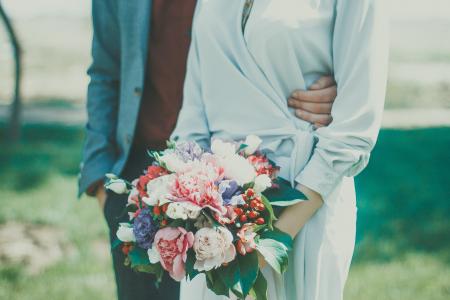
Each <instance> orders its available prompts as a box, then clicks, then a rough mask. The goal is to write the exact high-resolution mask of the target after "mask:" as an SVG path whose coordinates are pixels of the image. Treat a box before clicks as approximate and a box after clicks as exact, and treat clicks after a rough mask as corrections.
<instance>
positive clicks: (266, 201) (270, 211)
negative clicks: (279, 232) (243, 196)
mask: <svg viewBox="0 0 450 300" xmlns="http://www.w3.org/2000/svg"><path fill="white" fill-rule="evenodd" d="M261 201H262V203H263V204H264V206H265V207H266V209H265V211H263V212H262V213H263V214H266V215H267V217H268V218H269V219H268V221H267V225H268V227H269V229H270V230H272V229H273V221H275V220H276V219H277V217H276V216H275V213H274V211H273V208H272V204H270V201H269V199H267V197H266V196H264V195H262V196H261Z"/></svg>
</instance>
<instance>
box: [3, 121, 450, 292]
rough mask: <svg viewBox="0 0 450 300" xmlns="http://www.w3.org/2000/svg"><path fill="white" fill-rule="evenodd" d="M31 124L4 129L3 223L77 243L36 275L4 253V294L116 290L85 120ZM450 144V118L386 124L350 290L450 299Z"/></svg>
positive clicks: (366, 196) (365, 179)
mask: <svg viewBox="0 0 450 300" xmlns="http://www.w3.org/2000/svg"><path fill="white" fill-rule="evenodd" d="M1 132H2V133H3V131H1ZM24 133H25V136H24V139H23V141H22V143H21V144H20V145H18V146H11V145H9V144H8V143H7V142H5V139H4V138H1V141H2V142H1V143H0V166H1V168H0V205H1V207H2V208H1V209H0V224H5V223H8V222H11V221H15V222H20V223H27V224H33V226H36V227H39V226H52V227H55V228H58V229H59V230H61V232H63V234H64V240H65V243H67V244H68V245H69V248H70V251H68V252H67V253H66V254H65V256H64V259H62V260H60V261H59V262H57V263H56V264H54V265H52V266H50V267H48V268H47V269H45V270H44V271H42V272H40V273H38V274H35V275H30V274H28V273H27V271H26V269H25V268H24V263H19V264H17V263H16V264H14V263H2V264H1V265H0V299H11V300H19V299H20V300H22V299H33V300H40V299H46V300H49V299H50V300H53V299H55V300H56V299H58V300H59V299H76V300H79V299H113V296H114V284H113V282H114V281H113V275H112V272H111V269H110V260H109V256H108V253H107V252H108V249H107V247H106V243H107V242H106V232H107V231H106V230H107V229H106V225H105V223H104V221H103V217H102V215H101V212H100V210H99V209H98V207H97V204H96V203H95V201H93V200H91V199H82V200H81V201H76V196H75V195H76V174H77V172H78V164H79V159H80V148H81V144H82V130H81V128H78V127H52V126H28V127H26V128H25V132H24ZM449 148H450V128H436V129H424V130H412V131H399V130H387V131H382V133H381V135H380V140H379V144H378V146H377V148H376V150H375V151H374V154H373V158H372V162H371V164H370V166H369V167H368V168H367V169H366V171H364V173H363V174H361V175H360V176H359V177H358V178H357V186H358V195H359V200H358V206H359V211H358V213H359V215H358V218H359V219H358V243H357V248H356V253H355V259H354V264H353V266H352V269H351V272H350V278H349V281H348V284H347V288H346V297H345V299H351V300H361V299H364V300H378V299H379V300H389V299H393V300H394V299H395V300H409V299H430V300H440V299H449V297H450V258H449V256H448V255H446V253H449V251H448V250H450V241H449V240H448V232H449V229H450V224H449V219H448V216H449V213H450V201H449V200H450V190H449V188H448V176H447V171H448V167H449V166H450V156H449V155H448V149H449ZM0 259H1V258H0Z"/></svg>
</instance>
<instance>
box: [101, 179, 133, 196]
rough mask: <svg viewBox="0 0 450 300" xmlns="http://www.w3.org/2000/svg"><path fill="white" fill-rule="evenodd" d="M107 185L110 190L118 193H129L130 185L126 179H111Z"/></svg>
mask: <svg viewBox="0 0 450 300" xmlns="http://www.w3.org/2000/svg"><path fill="white" fill-rule="evenodd" d="M105 187H106V188H107V189H108V190H111V191H113V192H114V193H116V194H126V193H128V187H127V184H126V182H125V181H123V180H122V179H111V180H110V181H109V182H108V183H107V184H106V185H105Z"/></svg>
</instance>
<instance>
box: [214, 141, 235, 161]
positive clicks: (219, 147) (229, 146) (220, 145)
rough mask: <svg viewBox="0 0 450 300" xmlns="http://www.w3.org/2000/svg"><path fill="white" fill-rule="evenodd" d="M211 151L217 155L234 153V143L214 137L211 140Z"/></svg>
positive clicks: (222, 155) (223, 155) (226, 155)
mask: <svg viewBox="0 0 450 300" xmlns="http://www.w3.org/2000/svg"><path fill="white" fill-rule="evenodd" d="M211 151H212V153H214V154H215V155H217V156H220V157H228V156H232V155H235V154H236V145H235V144H233V143H226V142H224V141H222V140H219V139H216V140H213V141H212V144H211Z"/></svg>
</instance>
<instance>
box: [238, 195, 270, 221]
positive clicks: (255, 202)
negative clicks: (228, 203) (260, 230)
mask: <svg viewBox="0 0 450 300" xmlns="http://www.w3.org/2000/svg"><path fill="white" fill-rule="evenodd" d="M242 197H243V198H244V201H245V204H244V205H239V206H238V207H236V208H235V209H234V212H235V213H236V215H237V218H236V222H235V226H236V228H241V227H242V226H243V225H244V224H247V223H251V224H254V223H256V224H258V225H263V224H264V223H265V222H266V221H265V220H264V218H263V217H262V216H261V212H263V211H264V210H265V209H266V207H265V206H264V204H263V202H262V201H261V198H260V197H259V196H258V195H256V194H255V191H254V190H253V189H247V191H246V192H245V194H243V195H242Z"/></svg>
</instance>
